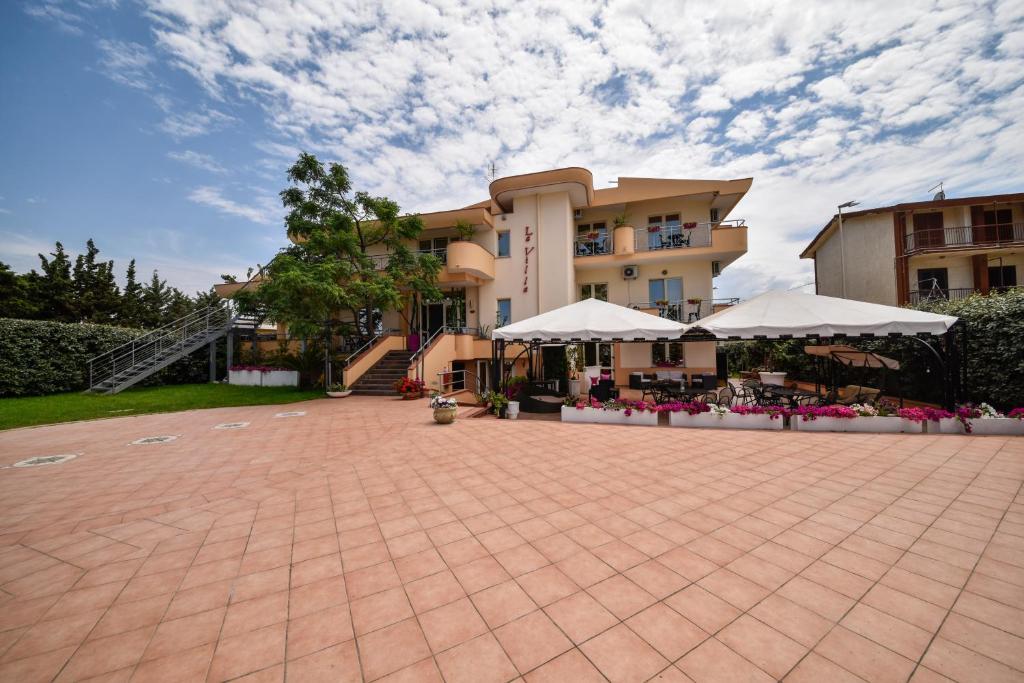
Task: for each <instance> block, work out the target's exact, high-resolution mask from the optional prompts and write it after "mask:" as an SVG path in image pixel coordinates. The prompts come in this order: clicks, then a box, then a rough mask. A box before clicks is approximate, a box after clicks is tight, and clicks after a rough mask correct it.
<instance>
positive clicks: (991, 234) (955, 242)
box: [904, 223, 1024, 254]
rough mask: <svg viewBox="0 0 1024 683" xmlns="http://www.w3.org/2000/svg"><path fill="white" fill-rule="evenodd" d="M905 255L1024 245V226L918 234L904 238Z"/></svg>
mask: <svg viewBox="0 0 1024 683" xmlns="http://www.w3.org/2000/svg"><path fill="white" fill-rule="evenodd" d="M904 239H905V242H904V253H906V254H914V253H920V252H927V251H944V250H964V249H971V248H978V249H991V248H995V247H1002V246H1011V245H1019V244H1024V223H995V224H991V225H963V226H957V227H949V228H929V229H927V230H915V231H914V232H912V233H909V234H907V235H905V237H904Z"/></svg>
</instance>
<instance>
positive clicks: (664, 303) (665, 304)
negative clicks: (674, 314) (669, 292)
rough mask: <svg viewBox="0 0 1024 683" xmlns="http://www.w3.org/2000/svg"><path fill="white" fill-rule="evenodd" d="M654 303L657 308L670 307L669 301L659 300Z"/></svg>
mask: <svg viewBox="0 0 1024 683" xmlns="http://www.w3.org/2000/svg"><path fill="white" fill-rule="evenodd" d="M654 303H655V305H657V306H668V299H658V300H657V301H655V302H654Z"/></svg>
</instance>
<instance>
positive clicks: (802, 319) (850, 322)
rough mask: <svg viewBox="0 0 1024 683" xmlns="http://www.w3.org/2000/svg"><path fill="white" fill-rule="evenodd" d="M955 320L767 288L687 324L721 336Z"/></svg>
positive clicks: (890, 331)
mask: <svg viewBox="0 0 1024 683" xmlns="http://www.w3.org/2000/svg"><path fill="white" fill-rule="evenodd" d="M956 321H957V318H955V317H953V316H949V315H938V314H936V313H926V312H925V311H916V310H914V309H911V308H897V307H896V306H883V305H881V304H871V303H867V302H865V301H853V300H852V299H837V298H835V297H831V296H820V295H818V294H805V293H803V292H767V293H765V294H762V295H760V296H756V297H754V298H753V299H750V300H748V301H744V302H743V303H741V304H736V305H735V306H730V307H729V308H726V309H725V310H723V311H719V312H718V313H714V314H712V315H709V316H708V317H706V318H701V319H700V320H698V321H697V322H695V323H691V324H690V325H686V331H687V332H688V333H692V334H695V335H697V334H700V333H705V334H711V335H713V336H714V337H716V338H718V339H730V338H733V339H755V338H768V339H778V338H780V337H808V336H818V337H833V336H836V335H849V336H860V335H865V336H887V335H894V334H895V335H916V334H944V333H945V332H946V331H948V330H949V328H950V327H951V326H952V325H953V323H955V322H956Z"/></svg>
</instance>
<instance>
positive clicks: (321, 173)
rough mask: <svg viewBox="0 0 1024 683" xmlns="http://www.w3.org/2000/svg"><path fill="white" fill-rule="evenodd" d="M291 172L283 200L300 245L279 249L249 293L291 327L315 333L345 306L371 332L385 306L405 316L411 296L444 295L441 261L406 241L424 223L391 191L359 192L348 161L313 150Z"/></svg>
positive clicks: (291, 231)
mask: <svg viewBox="0 0 1024 683" xmlns="http://www.w3.org/2000/svg"><path fill="white" fill-rule="evenodd" d="M288 178H289V180H291V181H292V186H291V187H289V188H288V189H286V190H284V191H283V192H281V200H282V203H283V204H284V207H285V208H286V209H287V210H288V214H287V216H286V217H285V225H286V227H287V231H288V236H289V237H291V238H292V240H293V241H294V242H296V244H295V245H293V246H291V247H289V248H287V249H285V250H283V251H282V252H281V253H280V254H278V256H277V257H276V258H275V259H274V260H273V262H272V263H271V264H269V265H268V266H267V269H266V275H267V278H266V279H265V281H264V282H263V284H262V286H261V287H260V288H259V289H258V290H256V291H255V292H254V293H253V294H251V295H246V296H243V297H242V299H243V300H245V299H258V303H259V304H261V305H262V307H263V308H264V309H265V311H266V314H267V315H268V317H270V318H271V319H273V320H276V321H278V322H282V323H285V324H287V325H288V326H289V328H290V330H291V331H292V333H293V334H296V335H300V336H308V337H314V336H317V335H318V334H319V333H320V332H321V331H322V330H323V329H324V326H325V324H328V321H330V320H332V319H334V318H335V316H336V314H337V313H338V312H339V311H345V312H347V313H348V314H349V316H350V324H351V325H353V326H354V327H355V328H356V329H357V331H358V333H359V334H360V335H362V336H370V335H372V334H373V332H374V329H373V328H374V325H375V321H377V320H379V316H380V314H381V313H383V312H384V311H390V310H395V311H399V313H400V314H402V315H403V316H404V315H405V314H404V309H405V307H406V304H407V303H408V302H409V301H410V299H411V297H412V296H413V295H419V296H421V297H423V298H426V299H436V298H440V297H441V292H440V290H439V289H438V288H437V274H438V273H439V272H440V269H441V263H440V261H439V260H438V259H437V258H436V257H434V256H433V255H430V254H420V253H417V252H415V251H413V250H412V249H410V247H409V246H408V243H410V242H412V241H413V240H415V239H416V238H417V237H418V236H419V234H420V232H421V231H422V229H423V223H422V221H421V220H420V219H419V218H418V217H417V216H402V215H400V210H399V207H398V204H397V203H395V202H394V201H392V200H390V199H388V198H386V197H375V196H372V195H370V194H369V193H366V192H355V193H353V192H352V186H351V182H350V180H349V176H348V171H347V170H346V169H345V167H344V166H342V165H341V164H337V163H332V164H329V165H328V166H327V167H326V168H325V167H324V165H323V164H322V163H321V162H320V161H319V160H318V159H317V158H316V157H315V156H314V155H312V154H307V153H305V152H303V153H302V154H300V155H299V158H298V160H297V161H296V162H295V164H294V165H292V167H291V168H290V169H289V170H288ZM250 303H253V302H250Z"/></svg>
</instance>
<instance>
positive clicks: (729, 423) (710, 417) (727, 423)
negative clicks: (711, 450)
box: [668, 411, 786, 431]
mask: <svg viewBox="0 0 1024 683" xmlns="http://www.w3.org/2000/svg"><path fill="white" fill-rule="evenodd" d="M668 423H669V424H670V425H672V426H673V427H696V428H700V429H771V430H774V431H779V430H781V429H782V428H783V427H784V426H785V425H786V420H785V419H784V418H782V417H781V416H780V417H777V418H775V419H774V420H773V419H772V418H771V416H770V415H737V414H735V413H726V414H725V415H721V416H718V415H715V414H714V413H699V414H697V415H690V414H689V413H686V412H683V411H680V412H678V413H669V414H668Z"/></svg>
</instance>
